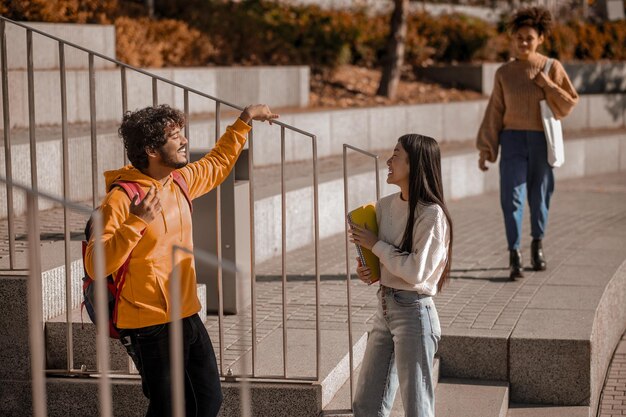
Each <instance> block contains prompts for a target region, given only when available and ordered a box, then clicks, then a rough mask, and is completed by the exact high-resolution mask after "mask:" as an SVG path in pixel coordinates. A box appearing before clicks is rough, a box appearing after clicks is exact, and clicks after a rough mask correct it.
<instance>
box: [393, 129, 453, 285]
mask: <svg viewBox="0 0 626 417" xmlns="http://www.w3.org/2000/svg"><path fill="white" fill-rule="evenodd" d="M398 142H399V143H400V145H402V148H404V150H405V152H406V153H407V154H408V156H409V218H408V220H407V222H406V228H405V229H404V237H403V238H402V246H401V247H400V249H402V251H404V252H412V251H413V228H414V226H415V211H416V209H417V205H418V203H421V204H424V205H430V204H437V205H438V206H439V207H441V209H442V210H443V212H444V214H445V215H446V218H447V220H448V229H449V230H450V243H449V245H448V259H447V260H446V266H445V268H444V270H443V273H442V275H441V279H440V280H439V283H438V284H437V290H438V291H441V288H442V287H443V284H444V283H445V281H446V280H447V279H448V276H449V275H450V266H451V264H452V218H451V217H450V212H449V211H448V207H446V202H445V200H444V198H443V183H442V181H441V152H440V150H439V145H438V144H437V141H436V140H435V139H433V138H431V137H428V136H423V135H418V134H415V133H411V134H408V135H404V136H401V137H400V138H399V139H398Z"/></svg>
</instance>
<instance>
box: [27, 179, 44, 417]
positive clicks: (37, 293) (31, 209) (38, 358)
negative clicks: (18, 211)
mask: <svg viewBox="0 0 626 417" xmlns="http://www.w3.org/2000/svg"><path fill="white" fill-rule="evenodd" d="M26 198H27V206H28V244H29V248H28V264H29V270H30V274H29V277H28V329H29V332H28V333H29V342H30V369H31V377H32V393H33V415H34V416H35V417H45V416H46V415H47V409H46V404H47V400H46V376H45V371H44V367H45V352H44V337H43V309H42V304H43V300H42V298H43V297H42V294H41V244H40V242H39V213H38V209H37V194H36V193H35V192H34V191H33V192H29V193H28V195H27V197H26Z"/></svg>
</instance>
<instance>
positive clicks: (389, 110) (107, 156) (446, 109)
mask: <svg viewBox="0 0 626 417" xmlns="http://www.w3.org/2000/svg"><path fill="white" fill-rule="evenodd" d="M485 106H486V100H479V101H466V102H457V103H446V104H444V103H434V104H419V105H409V106H394V107H372V108H358V109H349V110H332V111H317V112H307V113H296V114H283V115H281V120H282V121H284V122H285V123H288V124H290V125H293V126H297V127H299V128H300V129H303V130H305V131H308V132H311V133H313V134H315V135H317V140H318V157H319V158H324V157H329V156H334V155H340V154H341V152H342V146H343V144H344V143H350V144H352V145H354V146H358V147H360V148H362V149H366V150H372V151H376V150H380V149H388V148H389V147H390V144H392V143H394V141H395V140H396V139H397V138H398V137H399V136H401V135H403V134H405V133H408V132H417V133H422V134H425V135H429V136H432V137H434V138H436V139H437V140H440V141H442V142H463V141H468V140H473V139H474V138H475V136H476V132H477V131H478V128H479V126H480V122H481V120H482V116H483V113H484V110H485ZM625 108H626V95H623V94H614V95H590V96H584V97H582V98H581V100H580V103H579V104H578V106H576V108H575V109H574V111H573V113H572V114H571V115H570V116H569V117H568V118H566V119H565V120H564V122H563V123H564V126H565V129H569V130H581V129H599V128H619V127H625V126H626V125H625V122H624V120H625V113H626V110H625ZM232 121H233V117H232V116H229V117H227V118H226V117H225V118H223V120H222V121H221V127H222V130H223V129H224V128H225V127H226V125H227V124H229V123H232ZM48 136H49V138H48V140H46V141H42V142H39V143H38V144H37V147H38V148H37V160H38V179H39V184H40V188H41V190H42V191H46V192H49V193H52V194H55V195H62V194H63V190H62V184H63V182H62V177H61V174H62V170H61V166H62V163H61V141H60V132H56V133H50V134H49V135H48ZM214 136H215V122H214V121H213V120H210V121H203V122H196V123H193V124H192V125H191V126H190V141H191V146H192V148H207V147H211V146H213V144H214V143H215V137H214ZM566 137H567V132H566ZM254 138H255V143H256V146H255V147H254V161H255V165H257V166H263V165H271V164H277V163H280V127H278V126H276V125H273V126H270V125H268V124H267V123H264V124H255V128H254ZM90 143H91V138H90V136H89V134H88V133H87V134H82V135H77V136H76V137H74V138H72V139H70V170H71V176H70V178H71V192H70V196H71V198H72V199H73V200H74V201H80V200H86V199H89V198H91V162H90V161H91V145H90ZM286 143H287V151H286V160H287V161H288V162H291V161H301V160H309V159H310V158H311V155H312V150H311V148H312V147H311V139H310V138H308V137H307V136H303V135H300V134H296V133H294V132H292V131H287V134H286ZM570 146H573V145H570ZM11 149H12V151H11V152H12V164H13V171H14V172H13V176H14V181H16V182H19V183H23V184H30V156H29V155H30V149H29V145H28V144H27V143H23V141H22V143H20V144H16V145H13V146H12V147H11ZM98 155H99V157H98V171H99V172H104V171H105V170H109V169H114V168H117V167H120V166H121V165H122V164H123V150H122V146H121V143H120V140H119V138H118V137H117V132H116V131H115V129H114V128H111V129H109V131H107V132H101V133H99V135H98ZM614 155H616V154H611V155H608V156H609V157H613V156H614ZM572 158H575V157H574V156H572V157H570V156H568V159H569V160H571V159H572ZM471 164H472V166H473V165H474V164H475V161H472V162H471ZM570 166H571V168H568V167H566V168H563V170H567V169H574V168H573V166H575V165H570ZM4 169H5V168H4V154H2V155H0V172H4ZM98 181H99V185H98V190H101V191H103V190H104V183H103V178H102V176H100V177H99V178H98ZM467 181H470V180H469V179H468V180H467ZM5 202H6V189H5V188H4V187H0V218H4V217H6V203H5ZM51 206H52V205H51V204H50V203H49V202H45V201H41V202H40V208H41V209H45V208H50V207H51ZM14 210H15V212H16V214H17V215H19V214H22V213H24V212H25V200H24V198H23V196H20V195H18V196H16V197H15V200H14Z"/></svg>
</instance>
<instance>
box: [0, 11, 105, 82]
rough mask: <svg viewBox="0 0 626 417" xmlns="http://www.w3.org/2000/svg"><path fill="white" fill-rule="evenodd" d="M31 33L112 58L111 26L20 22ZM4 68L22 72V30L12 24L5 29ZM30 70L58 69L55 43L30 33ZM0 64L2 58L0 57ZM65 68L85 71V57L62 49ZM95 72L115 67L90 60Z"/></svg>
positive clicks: (82, 54)
mask: <svg viewBox="0 0 626 417" xmlns="http://www.w3.org/2000/svg"><path fill="white" fill-rule="evenodd" d="M20 23H23V24H25V25H27V26H29V27H31V28H33V29H35V30H39V31H42V32H45V33H47V34H49V35H51V36H54V37H57V38H61V39H63V40H65V41H66V42H69V43H73V44H75V45H78V46H82V47H83V48H86V49H90V50H92V51H94V52H97V53H100V54H102V55H105V56H109V57H112V58H115V26H114V25H87V24H77V23H71V24H70V23H37V22H20ZM6 37H7V38H6V40H7V67H8V68H9V70H18V69H22V70H23V69H26V29H25V28H23V27H21V26H16V25H12V24H7V25H6ZM33 57H35V59H34V62H33V66H34V68H35V69H38V70H43V69H56V68H59V46H58V42H57V41H55V40H53V39H50V38H47V37H45V36H43V35H39V34H37V33H35V32H33ZM0 62H2V58H1V57H0ZM65 66H66V68H73V69H78V68H82V69H87V68H89V62H88V59H87V54H86V53H85V52H82V51H80V50H78V49H76V48H73V47H70V46H66V47H65ZM94 66H95V68H97V69H102V68H114V67H115V64H114V63H112V62H109V61H104V60H101V59H95V60H94ZM57 78H58V77H57Z"/></svg>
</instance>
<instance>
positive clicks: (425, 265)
mask: <svg viewBox="0 0 626 417" xmlns="http://www.w3.org/2000/svg"><path fill="white" fill-rule="evenodd" d="M408 207H409V204H408V202H407V201H403V200H402V199H401V198H400V193H397V194H392V195H390V196H387V197H384V198H381V199H380V200H379V201H378V202H377V203H376V220H377V222H378V239H379V240H378V242H377V243H376V244H375V245H374V247H373V248H372V252H374V254H375V255H376V256H378V258H379V259H380V264H381V268H380V269H381V271H380V272H381V279H380V282H381V284H382V285H385V286H387V287H391V288H396V289H401V290H409V291H417V292H418V293H420V294H427V295H435V294H436V293H437V283H438V282H439V279H440V278H441V274H442V272H443V270H444V267H445V264H446V259H447V257H448V245H449V244H450V230H449V225H448V221H447V219H446V215H445V214H444V212H443V210H442V209H441V207H440V206H439V205H437V204H432V205H428V206H426V205H421V204H418V206H417V208H416V214H415V223H414V226H413V252H412V253H407V252H402V251H401V250H400V249H399V248H400V246H401V245H402V237H403V236H404V229H405V227H406V222H407V219H408V215H409V208H408Z"/></svg>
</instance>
